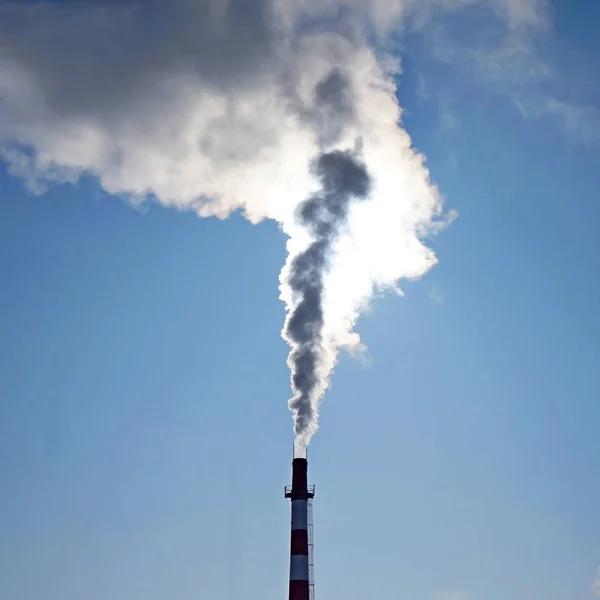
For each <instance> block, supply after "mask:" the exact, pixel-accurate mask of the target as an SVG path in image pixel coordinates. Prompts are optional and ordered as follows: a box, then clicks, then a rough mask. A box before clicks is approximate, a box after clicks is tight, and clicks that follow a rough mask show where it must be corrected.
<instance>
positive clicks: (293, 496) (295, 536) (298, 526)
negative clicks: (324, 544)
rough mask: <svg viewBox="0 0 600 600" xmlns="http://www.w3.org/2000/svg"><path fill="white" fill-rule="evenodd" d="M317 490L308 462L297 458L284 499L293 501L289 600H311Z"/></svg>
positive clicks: (294, 461) (293, 463) (293, 464)
mask: <svg viewBox="0 0 600 600" xmlns="http://www.w3.org/2000/svg"><path fill="white" fill-rule="evenodd" d="M314 496H315V487H314V486H310V487H309V486H308V461H307V460H306V458H294V460H293V462H292V485H291V486H288V487H286V488H285V497H286V498H289V499H290V500H291V501H292V533H291V543H290V594H289V600H310V598H311V586H312V583H313V582H312V581H311V578H312V572H311V571H312V570H311V560H310V555H309V536H310V537H312V536H311V535H310V524H309V518H308V516H309V511H310V509H311V502H312V499H313V498H314Z"/></svg>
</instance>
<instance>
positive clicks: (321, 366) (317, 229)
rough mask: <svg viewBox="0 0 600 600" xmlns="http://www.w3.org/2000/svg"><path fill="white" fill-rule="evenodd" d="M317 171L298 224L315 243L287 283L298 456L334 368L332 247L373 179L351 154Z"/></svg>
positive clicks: (324, 162)
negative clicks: (328, 308) (328, 324)
mask: <svg viewBox="0 0 600 600" xmlns="http://www.w3.org/2000/svg"><path fill="white" fill-rule="evenodd" d="M314 172H315V175H316V176H317V178H318V180H319V183H320V185H321V190H320V191H319V192H317V193H316V194H314V195H313V196H311V197H310V198H308V199H307V200H305V201H304V202H303V203H302V204H301V205H300V206H299V207H298V220H299V222H300V223H301V225H303V226H304V227H306V229H307V230H308V231H309V233H310V234H311V236H312V237H313V241H312V242H311V244H310V245H309V246H308V248H307V249H306V250H304V251H303V252H300V254H298V255H296V256H294V258H293V259H292V260H291V261H290V264H289V271H288V273H287V279H286V281H285V284H287V285H288V286H289V287H290V289H291V292H292V297H293V298H294V302H295V304H294V305H293V306H292V308H291V310H290V311H289V313H288V318H287V320H286V323H285V328H284V333H283V335H284V338H285V339H286V340H287V342H288V343H289V344H290V346H292V351H291V352H290V356H289V360H288V364H289V366H290V369H291V371H292V377H291V379H292V389H293V391H294V397H293V398H292V399H291V400H290V403H289V404H290V408H291V410H292V411H293V413H294V423H295V433H296V440H297V443H296V445H295V446H296V447H295V451H296V453H299V454H302V450H303V448H304V447H305V445H306V442H307V440H308V438H309V436H310V435H312V433H313V432H314V429H315V426H316V420H317V419H316V416H317V415H316V411H317V404H318V401H319V399H320V398H321V396H322V394H323V392H324V391H325V388H326V387H327V376H328V375H329V370H330V366H329V364H328V362H327V360H326V357H325V356H324V353H325V352H326V349H327V347H328V344H327V343H326V342H325V340H324V331H323V326H324V324H325V315H324V312H323V296H324V293H325V285H326V276H327V270H328V267H329V266H330V261H331V260H332V258H333V257H332V248H333V244H334V242H335V240H336V238H337V236H338V235H339V233H340V231H341V229H342V228H343V226H344V225H345V223H346V220H347V218H348V212H349V210H350V202H351V201H352V199H363V198H366V196H367V193H368V192H369V186H370V179H369V175H368V173H367V170H366V167H365V165H364V164H362V163H361V162H359V160H358V159H357V158H356V157H355V156H353V155H352V154H351V153H350V152H341V151H339V150H336V151H333V152H328V153H326V154H322V155H321V156H319V158H318V159H317V161H316V164H315V166H314Z"/></svg>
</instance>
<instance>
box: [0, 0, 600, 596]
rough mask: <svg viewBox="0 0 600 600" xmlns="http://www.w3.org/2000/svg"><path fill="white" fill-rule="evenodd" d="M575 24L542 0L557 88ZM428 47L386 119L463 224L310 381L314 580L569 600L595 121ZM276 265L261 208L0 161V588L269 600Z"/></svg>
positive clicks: (273, 573) (586, 580)
mask: <svg viewBox="0 0 600 600" xmlns="http://www.w3.org/2000/svg"><path fill="white" fill-rule="evenodd" d="M599 23H600V4H599V3H597V2H594V1H592V0H590V1H584V0H579V1H577V2H566V1H564V2H557V3H555V5H554V31H553V33H552V36H551V38H550V39H549V40H548V41H547V43H546V45H547V47H546V53H547V57H548V59H549V60H550V59H551V60H552V61H553V64H555V65H558V67H557V68H560V70H561V73H565V78H566V77H567V74H568V76H569V77H572V79H569V80H568V81H567V80H566V79H565V83H564V86H565V87H566V88H568V87H570V88H577V87H578V86H579V87H583V86H584V85H587V84H592V85H593V84H596V85H597V83H596V82H594V78H595V77H596V76H597V74H596V71H594V68H595V69H597V65H598V64H599V62H600V41H598V38H597V30H598V24H599ZM464 27H466V24H465V23H460V24H457V27H456V34H457V35H461V30H462V29H463V28H464ZM463 33H464V32H463ZM423 43H424V42H423V39H416V38H415V39H411V38H410V37H409V38H408V39H407V40H406V41H405V44H404V49H403V52H404V74H403V76H402V78H401V80H400V88H399V98H400V101H401V104H402V106H403V107H404V108H405V114H404V123H405V126H406V128H407V130H408V132H409V133H410V134H411V136H412V137H413V142H414V144H415V146H416V147H417V148H418V149H419V150H421V151H422V152H423V153H424V154H425V155H426V156H427V159H428V165H429V168H430V170H431V173H432V177H433V179H434V180H435V182H436V183H437V184H438V185H439V188H440V190H441V192H442V193H443V194H444V196H445V197H446V199H447V205H448V207H449V208H453V209H456V210H458V212H459V213H460V217H459V218H458V219H457V220H456V221H455V222H454V223H453V224H452V226H451V227H450V228H449V229H447V230H446V231H444V232H443V233H441V234H440V235H439V236H438V237H437V238H436V239H435V240H433V241H432V244H433V247H434V248H435V250H436V253H437V254H438V256H439V259H440V264H439V265H438V266H437V267H436V268H435V269H434V270H433V271H432V272H431V273H429V274H428V275H426V276H425V277H424V278H423V279H422V280H420V281H418V282H414V283H410V284H406V285H404V291H405V296H404V297H402V298H400V297H397V296H394V295H387V296H383V297H381V298H377V299H376V300H375V301H374V302H373V304H372V309H371V311H370V312H369V313H368V314H367V315H364V316H363V317H362V318H361V320H360V323H359V327H358V330H359V331H360V333H361V335H362V337H363V338H364V341H365V343H366V344H367V346H368V348H369V357H370V361H369V363H368V364H367V363H361V362H360V361H356V360H354V359H351V358H350V357H347V356H344V357H343V358H342V360H341V362H340V364H339V366H338V368H337V370H336V373H335V375H334V379H333V385H332V387H331V389H330V391H329V392H328V394H327V397H326V400H325V403H324V404H323V407H322V416H321V429H320V431H319V433H318V434H317V436H316V437H315V439H314V442H313V444H312V445H311V448H310V450H309V468H310V479H311V481H312V482H314V483H315V484H316V486H317V496H316V499H315V542H316V551H315V558H316V568H315V575H316V594H317V597H318V598H321V599H323V598H325V599H327V598H330V599H336V600H337V599H341V598H344V599H347V600H362V599H367V598H368V599H371V598H391V599H394V600H395V599H406V600H409V599H410V600H536V599H541V598H543V599H544V600H592V598H594V593H593V591H592V583H593V581H594V579H595V577H596V574H597V569H598V565H600V536H599V535H598V532H600V476H599V469H598V464H599V463H600V435H599V434H598V427H599V424H600V403H599V401H598V399H599V398H600V369H599V368H598V365H599V364H600V363H599V359H600V317H599V315H598V306H599V303H600V270H599V266H598V265H599V263H598V257H599V256H600V238H599V236H598V222H599V221H600V206H599V204H598V198H599V194H598V190H599V189H600V170H599V169H598V165H599V164H600V163H599V158H600V154H599V145H598V144H599V142H598V140H600V130H599V129H594V127H595V126H596V125H597V123H595V122H594V121H593V119H589V120H583V121H577V123H576V125H573V123H572V122H568V121H564V120H561V119H558V118H556V119H555V118H553V117H552V115H551V114H550V115H545V114H544V115H537V116H536V114H535V110H534V109H533V108H531V107H535V106H538V107H539V106H540V104H539V102H541V100H540V98H541V97H542V96H541V95H540V94H541V92H540V90H539V89H538V88H535V87H532V88H531V89H529V91H528V92H527V94H528V95H527V100H528V102H529V101H530V102H531V104H529V105H528V106H529V107H530V108H529V109H524V108H523V103H522V102H521V100H522V98H521V97H519V98H516V97H515V95H514V90H515V86H508V85H506V86H504V85H500V86H498V85H495V84H494V85H492V84H490V83H489V82H487V81H485V80H484V79H482V78H481V77H477V76H475V75H473V73H472V72H471V71H470V70H469V69H468V68H461V66H460V65H456V64H449V63H446V62H444V61H443V60H441V61H440V60H435V59H434V58H432V57H431V56H430V55H427V56H429V57H427V56H426V55H425V53H422V52H421V44H423ZM519 90H520V91H519V93H521V92H522V90H521V88H519ZM532 90H533V91H532ZM598 92H599V90H598V88H595V89H594V88H593V87H592V88H591V91H590V92H589V94H590V96H589V97H590V99H591V100H590V102H594V101H596V102H597V103H598V104H600V95H599V94H598ZM519 106H521V109H519ZM569 123H570V124H569ZM284 261H285V237H284V235H283V234H282V233H281V232H280V231H279V230H278V229H277V227H276V225H275V224H274V223H273V222H264V223H261V224H259V225H256V226H254V225H251V224H249V223H248V222H247V221H245V220H244V219H242V218H241V217H239V216H234V217H232V218H229V219H228V220H226V221H219V220H217V219H204V220H202V219H198V218H197V217H195V216H194V215H192V214H184V213H177V212H175V211H169V210H166V209H164V208H161V207H159V206H157V205H147V206H146V207H145V208H143V209H134V208H132V207H131V206H129V205H127V204H126V203H124V202H122V201H121V200H120V199H117V198H114V197H110V196H108V195H107V194H106V193H104V192H103V191H102V190H101V189H100V187H99V186H98V185H97V183H96V182H95V181H94V180H92V179H83V180H81V181H80V182H79V183H77V184H76V185H72V186H71V185H58V184H57V185H53V186H51V187H50V189H49V190H48V192H47V193H46V194H44V195H42V196H32V195H31V194H30V193H29V192H27V191H26V190H25V188H24V186H23V183H22V182H21V181H20V180H19V179H17V178H15V177H12V176H10V175H9V174H8V172H7V170H6V169H3V170H2V172H1V174H0V331H1V332H2V338H1V342H0V597H1V598H6V600H83V599H85V600H109V599H110V600H166V599H174V598H178V599H190V600H191V599H202V600H204V599H211V600H238V599H242V598H245V599H250V600H259V599H260V600H263V599H272V600H275V599H277V598H285V595H286V591H287V576H288V560H289V557H288V539H289V505H288V502H287V501H286V500H285V499H284V498H283V486H284V485H286V484H287V483H289V480H290V460H291V449H292V431H291V415H290V413H289V412H288V409H287V406H286V401H287V399H288V397H289V393H290V392H289V381H288V378H289V374H288V370H287V366H286V363H285V361H286V356H287V351H288V349H287V347H286V345H285V343H284V342H283V341H282V339H281V337H280V331H281V328H282V324H283V319H284V316H285V315H284V307H283V305H282V304H281V303H280V301H279V300H278V275H279V271H280V269H281V266H282V264H283V262H284Z"/></svg>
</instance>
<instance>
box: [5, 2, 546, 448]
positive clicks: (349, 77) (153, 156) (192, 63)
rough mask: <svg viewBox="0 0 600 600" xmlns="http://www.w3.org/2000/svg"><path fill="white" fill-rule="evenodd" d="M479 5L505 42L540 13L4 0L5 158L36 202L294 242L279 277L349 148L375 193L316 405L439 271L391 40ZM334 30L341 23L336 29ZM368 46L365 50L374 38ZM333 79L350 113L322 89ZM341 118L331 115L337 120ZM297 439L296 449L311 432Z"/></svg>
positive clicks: (348, 236) (329, 296)
mask: <svg viewBox="0 0 600 600" xmlns="http://www.w3.org/2000/svg"><path fill="white" fill-rule="evenodd" d="M473 4H479V5H481V6H483V7H487V8H489V9H490V13H491V14H493V15H496V16H499V17H501V18H502V19H504V20H505V22H506V23H507V26H508V27H510V28H517V27H519V26H524V25H526V24H527V23H529V22H531V21H533V20H535V19H537V18H538V15H539V14H541V13H540V11H541V8H543V6H544V5H545V3H544V2H543V1H542V0H539V1H537V0H519V1H514V0H455V1H450V0H427V1H423V0H395V1H394V0H369V1H365V0H301V1H299V0H171V1H170V2H163V1H162V0H147V1H146V2H133V1H128V0H123V1H114V2H100V0H97V1H96V0H89V1H88V2H80V3H52V2H46V3H27V4H25V3H21V2H6V1H4V2H2V1H1V0H0V152H1V155H2V157H3V159H4V160H5V162H6V163H7V164H8V167H9V169H10V171H11V173H13V174H14V175H16V176H18V177H21V178H23V180H24V181H25V182H26V184H27V185H28V186H29V188H30V189H31V190H32V191H34V192H36V193H40V192H42V191H43V189H44V186H45V185H48V184H49V183H52V182H53V181H60V182H74V181H76V180H77V179H78V178H79V177H81V176H83V175H91V176H93V177H95V178H97V180H98V182H99V184H100V185H101V186H102V187H103V188H104V189H105V190H106V191H107V192H109V193H111V194H115V195H126V196H128V197H129V198H130V199H132V200H134V201H136V202H140V203H141V202H147V201H155V202H158V203H160V204H162V205H164V206H168V207H174V208H177V209H180V210H189V211H193V212H195V213H197V214H198V215H199V216H201V217H205V216H218V217H221V218H223V217H226V216H227V215H229V214H231V213H232V212H233V211H236V210H241V211H243V213H244V214H245V215H246V216H247V218H248V219H250V220H251V221H252V222H258V221H260V220H262V219H266V218H268V219H274V220H276V221H277V222H279V223H280V224H281V227H282V229H283V231H284V232H285V233H286V234H287V235H288V236H289V241H288V244H287V249H288V251H289V259H288V263H287V265H286V267H285V268H284V270H283V272H282V277H281V287H280V292H281V298H282V300H283V301H284V302H285V303H286V305H287V307H288V311H289V310H292V309H293V307H294V306H295V304H296V303H297V299H296V298H294V296H293V294H292V290H291V289H290V286H289V285H288V283H287V279H286V277H287V273H288V272H289V267H290V264H291V261H293V259H294V257H295V256H297V255H298V254H300V253H301V252H302V251H303V250H305V249H306V248H307V246H308V245H309V243H310V241H311V240H310V235H309V234H308V232H307V231H306V230H305V228H303V227H302V226H301V225H300V224H299V223H298V221H297V220H296V218H295V212H294V211H295V209H296V208H297V207H298V205H299V204H300V203H301V202H302V200H304V199H305V198H306V197H307V196H308V195H309V193H311V192H312V191H314V189H315V181H314V180H313V178H312V177H311V175H310V170H309V165H310V164H311V161H312V160H313V159H314V158H315V156H316V155H317V154H319V153H320V152H322V151H324V150H328V149H329V150H331V149H339V150H355V149H356V148H357V147H358V149H359V151H360V155H361V157H362V159H363V160H364V162H365V164H366V167H367V169H368V172H369V175H370V177H371V179H372V189H371V194H370V197H369V199H368V201H366V202H362V203H360V204H357V205H356V206H354V207H353V208H352V209H351V211H350V213H349V215H348V223H347V225H346V227H345V229H344V231H343V233H342V235H341V236H340V237H339V238H338V239H337V241H336V242H335V244H334V247H333V249H332V250H333V254H332V260H331V262H330V264H329V268H328V272H327V276H326V280H325V292H324V306H323V310H324V321H325V322H324V337H323V340H324V341H323V357H324V358H323V362H322V364H321V365H320V374H321V378H322V380H321V385H320V388H319V395H318V396H319V397H320V395H321V394H322V393H323V392H324V391H325V389H326V388H327V385H328V381H329V375H330V373H331V370H332V369H333V366H334V364H335V362H336V359H337V355H338V352H339V350H340V349H341V348H349V349H352V348H354V349H356V348H359V347H360V339H359V338H358V335H357V334H356V333H355V332H354V331H353V328H354V325H355V323H356V320H357V318H358V316H359V314H360V312H361V310H362V309H363V308H364V307H365V306H366V305H367V303H368V302H369V299H370V298H371V296H372V294H373V291H374V290H376V289H390V290H396V291H398V283H399V282H400V281H401V280H403V279H415V278H418V277H420V276H422V275H423V274H424V273H426V272H427V271H428V270H429V269H430V268H431V267H432V266H433V265H435V263H436V260H437V259H436V257H435V255H434V253H433V252H432V250H431V249H429V248H428V247H427V246H426V245H425V244H424V242H423V240H424V238H426V237H427V235H429V234H434V233H436V232H437V231H438V230H439V229H441V228H442V227H443V224H444V222H445V219H447V220H451V219H452V218H453V217H454V216H455V215H453V214H452V213H451V214H450V215H447V216H446V217H445V216H444V215H443V213H442V198H441V196H440V194H439V192H438V190H437V188H436V187H435V185H434V184H432V182H431V180H430V175H429V172H428V169H427V167H426V165H425V159H424V157H423V156H422V155H421V154H419V153H418V152H417V151H416V150H415V149H414V148H413V147H412V145H411V139H410V137H409V135H408V133H407V132H406V131H405V130H404V128H403V127H402V124H401V116H402V111H401V108H400V106H399V104H398V100H397V97H396V84H395V80H394V77H395V76H396V75H397V74H398V73H399V70H400V67H399V63H398V60H397V58H396V57H393V56H391V55H390V54H389V53H387V52H385V51H384V50H385V48H386V42H387V35H388V34H389V33H390V32H392V31H394V30H396V31H397V30H399V29H401V28H402V27H404V26H407V24H408V23H414V24H416V25H415V26H418V25H419V23H422V22H423V19H426V18H428V17H429V15H430V13H432V12H434V11H451V10H458V9H460V8H464V7H465V6H470V5H473ZM333 17H336V18H333ZM369 39H371V40H373V39H376V40H378V42H377V44H376V47H373V46H372V45H371V44H370V43H369V42H368V41H367V40H369ZM334 70H337V71H338V72H340V73H343V76H344V79H345V81H347V83H348V86H349V89H350V93H351V99H352V110H351V111H343V110H341V109H340V110H330V109H331V107H329V108H327V107H326V106H325V105H323V103H319V102H317V100H316V96H315V90H316V89H317V87H318V85H319V84H320V83H321V82H323V81H324V80H326V78H327V77H328V76H330V75H331V73H332V72H333V71H334ZM338 108H339V107H338ZM319 397H316V398H315V399H314V406H313V407H312V408H313V413H314V415H313V418H311V421H310V423H309V424H308V425H307V426H306V427H304V428H303V429H302V430H298V429H297V430H296V434H297V437H298V440H299V444H298V448H299V450H300V451H301V450H302V447H303V446H305V445H306V444H307V443H308V442H309V441H310V437H311V436H312V435H313V434H314V432H315V431H316V428H317V414H318V410H317V409H318V401H319Z"/></svg>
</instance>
